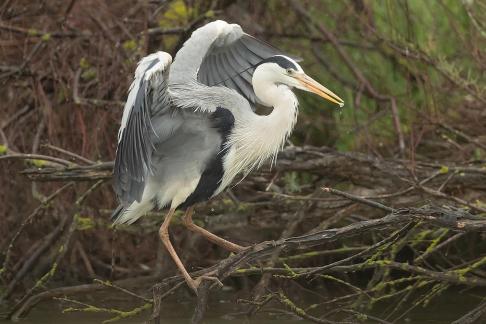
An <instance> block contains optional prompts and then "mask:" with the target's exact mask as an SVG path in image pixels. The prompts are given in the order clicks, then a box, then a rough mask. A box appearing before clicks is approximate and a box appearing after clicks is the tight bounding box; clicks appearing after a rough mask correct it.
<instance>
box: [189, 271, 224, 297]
mask: <svg viewBox="0 0 486 324" xmlns="http://www.w3.org/2000/svg"><path fill="white" fill-rule="evenodd" d="M203 280H210V281H213V282H215V283H216V284H217V285H218V286H219V287H223V283H222V282H221V280H219V279H218V278H217V277H212V276H205V275H202V276H200V277H197V278H196V279H192V280H191V281H188V282H187V284H188V285H189V287H190V288H191V289H192V290H194V292H195V293H196V295H197V289H198V288H199V285H200V284H201V282H202V281H203Z"/></svg>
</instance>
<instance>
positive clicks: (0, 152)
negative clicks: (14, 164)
mask: <svg viewBox="0 0 486 324" xmlns="http://www.w3.org/2000/svg"><path fill="white" fill-rule="evenodd" d="M7 150H8V148H7V145H2V144H0V155H5V154H7Z"/></svg>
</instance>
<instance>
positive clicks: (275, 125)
mask: <svg viewBox="0 0 486 324" xmlns="http://www.w3.org/2000/svg"><path fill="white" fill-rule="evenodd" d="M255 81H257V82H255ZM253 84H254V89H255V90H256V91H255V93H256V95H257V96H258V99H260V101H262V102H263V103H264V104H265V105H268V106H272V107H273V110H272V112H271V113H270V114H269V115H266V116H260V115H257V114H255V113H248V114H241V115H240V116H235V127H234V129H233V132H232V134H231V136H230V138H229V143H228V145H229V147H231V148H232V149H231V150H230V152H229V154H228V156H227V158H226V161H225V175H224V178H223V181H222V187H224V186H226V185H229V184H230V183H231V181H232V180H233V178H234V177H235V176H236V175H237V174H238V173H240V172H242V171H243V172H244V173H245V174H247V173H248V172H249V171H251V170H252V169H253V168H256V167H259V166H260V165H261V164H262V163H264V162H265V161H266V160H268V159H272V164H273V163H274V162H275V159H276V157H277V153H278V152H279V151H280V149H281V148H282V147H283V145H284V144H285V140H286V139H287V138H288V136H289V135H290V133H291V132H292V129H293V127H294V125H295V122H296V119H297V112H298V101H297V98H296V97H295V95H294V94H293V92H292V91H291V90H290V88H289V87H287V86H286V85H282V84H280V85H277V84H275V83H274V82H270V81H265V80H255V76H254V79H253ZM259 89H260V91H259Z"/></svg>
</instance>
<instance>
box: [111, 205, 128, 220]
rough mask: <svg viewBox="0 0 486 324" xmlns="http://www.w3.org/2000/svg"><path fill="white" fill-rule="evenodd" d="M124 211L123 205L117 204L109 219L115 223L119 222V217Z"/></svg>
mask: <svg viewBox="0 0 486 324" xmlns="http://www.w3.org/2000/svg"><path fill="white" fill-rule="evenodd" d="M124 213H125V207H123V205H119V206H118V207H116V209H115V210H114V211H113V213H111V217H110V219H111V221H112V222H113V223H115V224H117V223H119V222H120V217H121V216H122V215H123V214H124Z"/></svg>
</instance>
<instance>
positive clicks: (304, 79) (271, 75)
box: [253, 55, 344, 107]
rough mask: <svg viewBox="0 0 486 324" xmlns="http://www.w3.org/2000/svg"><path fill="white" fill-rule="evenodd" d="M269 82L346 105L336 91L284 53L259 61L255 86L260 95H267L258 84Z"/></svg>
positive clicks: (254, 78) (254, 76) (255, 74)
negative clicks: (308, 73) (315, 78)
mask: <svg viewBox="0 0 486 324" xmlns="http://www.w3.org/2000/svg"><path fill="white" fill-rule="evenodd" d="M267 82H269V83H272V84H277V85H278V84H284V85H286V86H288V87H290V88H297V89H301V90H305V91H310V92H313V93H315V94H317V95H319V96H321V97H323V98H324V99H327V100H329V101H331V102H333V103H335V104H338V105H339V106H340V107H342V106H343V105H344V101H343V100H342V99H341V98H339V97H338V96H337V95H336V94H335V93H334V92H332V91H331V90H329V89H328V88H326V87H325V86H323V85H322V84H320V83H319V82H317V81H316V80H314V79H312V78H311V77H310V76H308V75H307V74H305V72H304V70H303V69H302V67H301V66H300V65H299V64H298V63H297V62H296V61H295V60H294V59H292V58H290V57H287V56H284V55H275V56H272V57H269V58H267V59H265V60H263V61H261V62H260V63H258V65H257V67H256V69H255V72H254V73H253V86H254V88H255V93H256V94H257V96H258V97H265V94H264V93H263V92H264V91H265V89H263V87H261V88H260V89H259V88H258V85H261V84H264V83H267ZM255 85H256V86H255Z"/></svg>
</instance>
